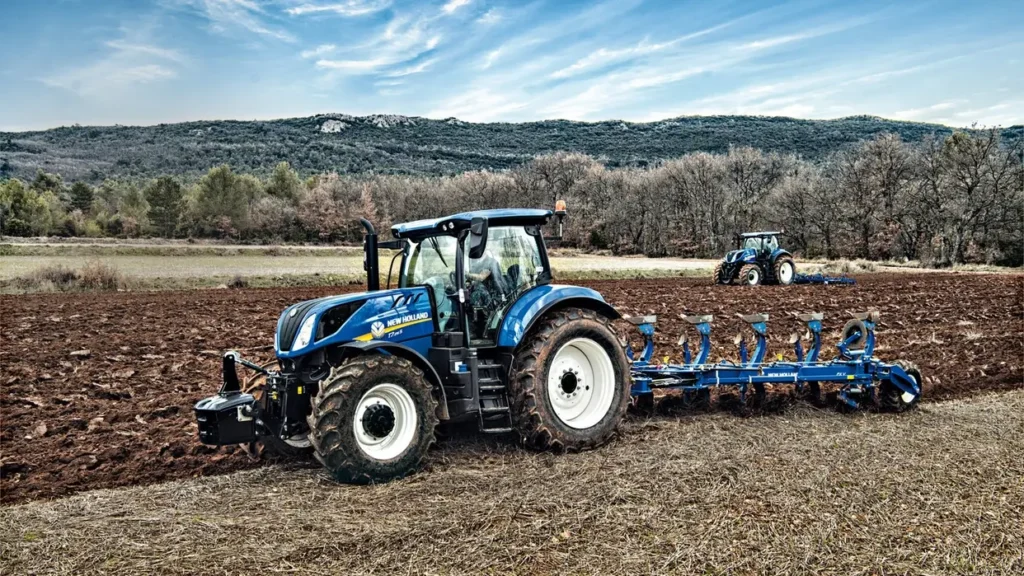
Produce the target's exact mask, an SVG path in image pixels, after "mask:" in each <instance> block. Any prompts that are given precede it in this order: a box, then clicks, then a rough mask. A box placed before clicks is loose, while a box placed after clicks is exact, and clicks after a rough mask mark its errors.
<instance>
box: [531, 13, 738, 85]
mask: <svg viewBox="0 0 1024 576" xmlns="http://www.w3.org/2000/svg"><path fill="white" fill-rule="evenodd" d="M731 24H732V22H726V23H724V24H719V25H718V26H712V27H710V28H705V29H704V30H699V31H697V32H693V33H691V34H686V35H685V36H680V37H678V38H675V39H673V40H669V41H667V42H660V43H656V44H651V43H649V42H648V41H647V40H646V39H645V40H642V41H640V42H639V43H638V44H636V45H635V46H631V47H628V48H619V49H608V48H599V49H598V50H596V51H594V52H591V53H590V54H588V55H586V56H584V57H583V58H580V59H579V60H577V61H576V62H575V63H573V64H572V65H570V66H567V67H565V68H562V69H560V70H556V71H555V72H553V73H552V74H551V77H552V78H568V77H570V76H575V75H577V74H579V73H581V72H584V71H586V70H590V69H594V68H601V67H603V66H608V65H609V64H614V63H617V62H622V61H626V60H630V59H633V58H637V57H640V56H645V55H648V54H654V53H656V52H662V51H665V50H667V49H669V48H673V47H676V46H678V45H680V44H682V43H684V42H686V41H688V40H693V39H695V38H699V37H701V36H706V35H708V34H712V33H714V32H717V31H719V30H721V29H723V28H725V27H727V26H729V25H731Z"/></svg>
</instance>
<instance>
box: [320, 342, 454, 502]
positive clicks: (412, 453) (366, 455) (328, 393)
mask: <svg viewBox="0 0 1024 576" xmlns="http://www.w3.org/2000/svg"><path fill="white" fill-rule="evenodd" d="M436 409H437V400H436V399H435V398H434V394H433V389H432V387H431V385H430V382H428V381H427V379H426V378H425V377H424V375H423V372H422V371H421V370H419V369H418V368H416V366H414V365H413V364H412V363H411V362H409V361H408V360H405V359H404V358H399V357H397V356H385V355H378V354H372V355H366V356H357V357H355V358H352V359H350V360H348V361H346V362H345V363H344V364H342V365H341V366H339V367H337V368H334V369H332V370H331V373H330V374H329V375H328V376H327V378H325V379H324V380H323V381H322V382H321V383H320V392H319V393H318V394H317V395H316V398H314V399H313V413H312V414H310V416H309V429H310V436H309V437H310V440H311V441H312V443H313V447H314V448H315V450H316V452H315V456H316V459H317V460H319V461H320V463H321V464H323V465H324V467H325V468H327V471H328V472H330V473H331V475H332V476H333V477H334V479H335V480H337V481H339V482H345V483H349V484H368V483H370V482H387V481H389V480H395V479H397V478H403V477H405V476H408V475H409V474H411V473H413V472H415V471H416V470H417V469H419V467H420V464H421V463H422V461H423V458H424V456H426V454H427V450H428V449H429V448H430V445H431V444H433V443H434V434H435V429H436V428H437V423H438V419H437V415H436V414H435V411H436Z"/></svg>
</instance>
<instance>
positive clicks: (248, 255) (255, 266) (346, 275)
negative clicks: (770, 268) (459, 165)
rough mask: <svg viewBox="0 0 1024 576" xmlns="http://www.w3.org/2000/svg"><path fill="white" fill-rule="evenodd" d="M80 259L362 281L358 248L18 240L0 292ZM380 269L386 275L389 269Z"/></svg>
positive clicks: (689, 269) (578, 259) (148, 272)
mask: <svg viewBox="0 0 1024 576" xmlns="http://www.w3.org/2000/svg"><path fill="white" fill-rule="evenodd" d="M84 262H101V263H103V264H106V265H108V266H110V267H113V268H114V269H115V270H117V271H118V272H119V273H120V274H121V275H122V276H124V278H125V280H126V282H127V284H128V285H129V286H130V287H132V288H135V289H175V288H177V289H184V288H196V287H216V286H218V285H221V284H227V283H230V282H231V281H233V280H235V279H236V278H242V279H244V280H245V281H246V283H247V284H248V285H250V286H254V287H273V286H322V285H337V284H344V283H350V282H356V283H358V282H362V281H363V279H364V278H365V272H364V271H363V253H362V250H361V249H360V248H358V247H317V246H220V245H211V244H206V245H195V246H192V245H187V244H183V243H180V242H179V243H163V244H138V243H135V244H111V243H95V244H85V243H68V244H46V243H15V244H0V292H3V291H5V284H6V283H10V282H11V281H12V280H14V279H16V278H20V277H25V276H28V275H31V274H32V272H33V271H35V270H38V269H41V268H45V267H53V266H64V267H67V268H71V269H76V268H80V267H81V266H82V264H83V263H84ZM381 262H382V265H385V266H386V265H387V264H388V263H389V262H390V258H388V257H386V256H381ZM551 265H552V267H553V268H554V271H555V274H557V275H558V277H559V278H563V279H569V278H572V279H587V278H598V277H600V278H615V277H636V276H640V277H666V276H693V275H701V276H705V275H709V274H710V272H711V269H712V268H714V266H715V261H713V260H691V259H681V258H656V259H652V258H642V257H612V256H602V255H593V254H577V253H574V252H569V251H561V252H559V251H555V252H554V253H553V254H552V256H551ZM397 272H398V270H397V265H396V269H395V273H396V274H397ZM383 274H384V275H385V277H386V274H387V271H386V270H385V271H383ZM6 291H7V292H15V293H18V292H21V291H23V290H19V289H17V288H16V287H15V288H13V289H6Z"/></svg>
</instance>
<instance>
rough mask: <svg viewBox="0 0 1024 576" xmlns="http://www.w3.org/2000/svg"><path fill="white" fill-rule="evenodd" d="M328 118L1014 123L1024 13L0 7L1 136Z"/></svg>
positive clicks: (1022, 118)
mask: <svg viewBox="0 0 1024 576" xmlns="http://www.w3.org/2000/svg"><path fill="white" fill-rule="evenodd" d="M324 112H343V113H348V114H354V115H365V114H372V113H397V114H406V115H418V116H428V117H433V118H445V117H449V116H455V117H458V118H460V119H463V120H469V121H524V120H538V119H545V118H568V119H573V120H605V119H624V120H631V121H650V120H658V119H662V118H668V117H674V116H681V115H695V114H696V115H702V114H755V115H784V116H795V117H802V118H836V117H842V116H849V115H854V114H873V115H878V116H885V117H889V118H897V119H906V120H921V121H929V122H940V123H944V124H949V125H954V126H967V125H970V124H972V123H979V124H981V125H987V126H993V125H1003V126H1008V125H1011V124H1020V123H1024V1H1021V0H1015V1H992V2H981V1H975V2H967V1H944V0H934V1H921V0H913V1H908V2H902V3H896V2H826V1H790V2H749V1H728V0H717V1H706V2H705V1H656V0H646V1H642V0H607V1H603V2H578V1H557V0H534V1H528V2H502V1H496V0H439V1H436V2H407V1H399V0H150V1H138V0H131V1H129V0H63V1H59V0H4V1H3V5H2V7H0V130H26V129H40V128H49V127H54V126H60V125H68V124H73V123H80V124H115V123H116V124H157V123H161V122H178V121H186V120H201V119H238V120H250V119H270V118H285V117H292V116H308V115H312V114H317V113H324Z"/></svg>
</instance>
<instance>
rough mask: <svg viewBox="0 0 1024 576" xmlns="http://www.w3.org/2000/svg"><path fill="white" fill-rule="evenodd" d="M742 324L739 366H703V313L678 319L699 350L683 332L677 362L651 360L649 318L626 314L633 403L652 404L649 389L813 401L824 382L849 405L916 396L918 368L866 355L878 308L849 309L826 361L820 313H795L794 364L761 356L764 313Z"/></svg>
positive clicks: (707, 345) (707, 347) (902, 404)
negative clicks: (773, 390)
mask: <svg viewBox="0 0 1024 576" xmlns="http://www.w3.org/2000/svg"><path fill="white" fill-rule="evenodd" d="M740 317H741V318H742V319H743V320H744V321H745V322H747V323H749V324H750V328H751V330H752V332H753V336H754V348H753V351H752V352H751V351H750V350H749V347H748V343H747V337H746V336H744V335H740V336H737V338H736V340H735V343H736V344H737V345H738V346H739V356H740V361H739V363H734V362H732V361H728V360H722V361H720V362H718V363H710V362H709V361H708V357H709V355H710V353H711V321H712V319H713V318H712V317H711V316H709V315H698V316H686V315H683V316H681V318H682V319H683V320H684V321H685V322H686V323H687V324H689V325H691V326H692V327H693V329H695V330H696V332H697V335H698V336H699V341H700V344H699V348H698V349H697V350H696V351H694V350H692V349H691V346H690V341H689V338H688V337H687V335H686V334H685V333H684V334H683V335H682V337H681V338H680V339H679V345H680V346H681V347H682V352H683V363H682V364H670V363H667V362H666V363H661V364H659V363H656V362H652V359H653V358H654V325H655V323H656V322H657V317H655V316H640V317H627V318H626V320H628V321H629V322H630V323H632V324H634V325H635V326H636V327H637V328H638V329H639V331H640V333H641V334H642V335H643V337H644V347H643V350H642V351H641V352H640V353H639V354H637V353H636V352H635V351H634V350H633V349H632V347H631V346H630V345H629V343H628V342H627V343H626V356H627V357H628V358H629V360H630V363H631V372H632V390H631V394H632V396H633V399H634V402H635V403H636V404H637V405H640V404H647V405H651V404H653V395H654V391H655V390H675V391H681V392H682V393H683V396H684V398H687V399H688V400H690V401H696V402H707V401H708V400H709V399H710V391H711V389H713V388H723V387H728V388H732V389H734V390H736V391H737V392H738V394H739V400H740V403H741V405H744V406H745V405H747V403H748V401H755V402H760V401H763V400H764V397H765V385H766V384H771V385H773V386H783V385H789V386H792V387H793V388H794V389H795V391H796V392H797V393H798V394H800V395H801V396H805V397H810V398H812V399H820V394H821V385H822V384H832V385H834V386H836V387H837V388H838V391H837V398H838V399H839V401H840V402H842V404H843V405H845V406H847V407H849V408H859V407H862V406H863V405H865V404H872V405H877V406H879V407H881V408H883V409H887V410H893V411H903V410H906V409H908V408H910V407H912V406H914V405H915V404H917V402H919V401H920V399H921V383H922V379H921V373H920V371H919V370H918V369H917V367H916V366H914V365H913V364H911V363H909V362H904V361H896V362H894V363H892V364H888V363H885V362H882V361H881V360H878V359H876V358H874V356H873V354H874V350H875V326H876V324H877V322H878V318H879V313H878V311H875V310H872V311H869V312H865V313H859V314H854V317H853V319H852V320H850V321H849V322H847V324H846V326H845V327H844V328H843V332H842V336H841V338H840V341H839V343H838V344H837V345H836V347H837V348H838V351H839V354H838V356H837V357H836V358H835V359H833V360H828V361H821V360H819V359H818V356H819V353H820V351H821V329H822V328H821V321H822V318H823V315H822V314H820V313H813V314H800V315H798V316H797V317H798V318H799V320H800V322H802V323H803V325H804V326H805V327H806V329H807V337H808V338H809V340H810V347H809V348H808V349H807V350H806V351H805V350H804V348H803V344H802V342H801V338H800V337H799V335H797V334H793V335H792V336H791V337H790V343H791V344H793V349H794V352H795V355H796V361H787V360H782V359H781V358H782V357H781V355H779V357H778V358H779V359H777V360H772V361H767V360H766V357H767V355H768V338H767V334H768V315H767V314H752V315H747V316H744V315H740Z"/></svg>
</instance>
